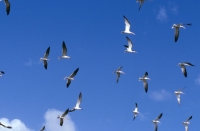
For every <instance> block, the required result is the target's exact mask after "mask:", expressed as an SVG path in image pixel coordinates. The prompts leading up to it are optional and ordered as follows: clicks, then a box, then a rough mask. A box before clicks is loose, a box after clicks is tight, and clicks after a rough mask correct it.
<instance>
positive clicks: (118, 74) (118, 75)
mask: <svg viewBox="0 0 200 131" xmlns="http://www.w3.org/2000/svg"><path fill="white" fill-rule="evenodd" d="M119 77H120V73H117V83H118V81H119Z"/></svg>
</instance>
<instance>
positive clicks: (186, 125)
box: [183, 116, 192, 131]
mask: <svg viewBox="0 0 200 131" xmlns="http://www.w3.org/2000/svg"><path fill="white" fill-rule="evenodd" d="M191 119H192V116H190V117H189V118H188V119H187V120H186V121H184V122H183V124H184V125H185V131H188V125H189V124H190V122H189V120H191Z"/></svg>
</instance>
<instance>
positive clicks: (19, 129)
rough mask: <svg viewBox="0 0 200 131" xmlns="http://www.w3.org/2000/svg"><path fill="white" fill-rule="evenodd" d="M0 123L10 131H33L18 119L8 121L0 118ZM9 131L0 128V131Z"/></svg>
mask: <svg viewBox="0 0 200 131" xmlns="http://www.w3.org/2000/svg"><path fill="white" fill-rule="evenodd" d="M0 122H1V123H2V124H4V125H6V126H11V127H12V131H33V130H30V129H29V128H27V127H26V126H25V124H24V123H23V122H21V121H20V120H19V119H14V120H12V121H9V120H8V119H7V118H0ZM8 130H9V129H7V128H4V127H0V131H8Z"/></svg>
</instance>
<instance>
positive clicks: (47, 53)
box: [40, 46, 50, 70]
mask: <svg viewBox="0 0 200 131" xmlns="http://www.w3.org/2000/svg"><path fill="white" fill-rule="evenodd" d="M49 52H50V46H49V47H48V48H47V50H46V53H45V54H44V57H43V58H40V60H42V61H43V63H44V68H45V69H46V70H47V61H48V60H50V59H48V58H47V57H48V56H49Z"/></svg>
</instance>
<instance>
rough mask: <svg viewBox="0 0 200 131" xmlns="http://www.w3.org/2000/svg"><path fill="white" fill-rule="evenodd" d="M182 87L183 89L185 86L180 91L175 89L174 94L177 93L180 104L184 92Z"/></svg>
mask: <svg viewBox="0 0 200 131" xmlns="http://www.w3.org/2000/svg"><path fill="white" fill-rule="evenodd" d="M182 89H183V88H181V89H179V90H178V91H175V92H174V94H175V95H176V97H177V101H178V104H179V105H180V104H181V94H184V93H183V92H182Z"/></svg>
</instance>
